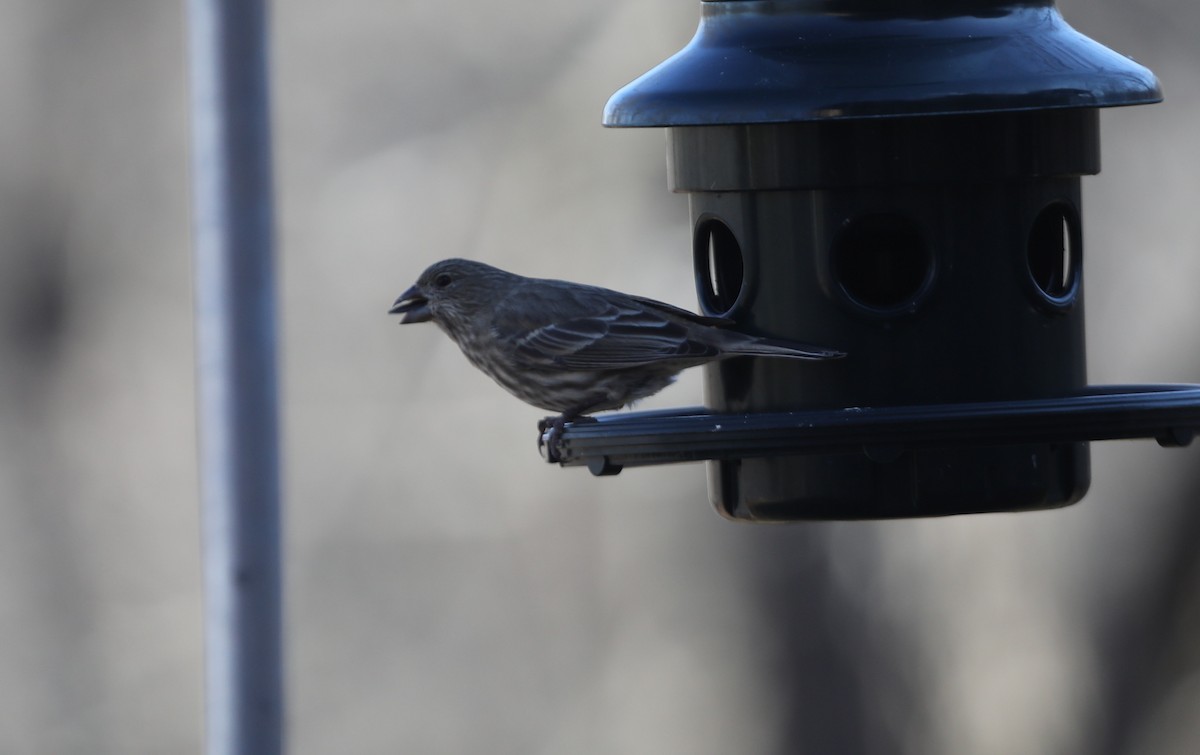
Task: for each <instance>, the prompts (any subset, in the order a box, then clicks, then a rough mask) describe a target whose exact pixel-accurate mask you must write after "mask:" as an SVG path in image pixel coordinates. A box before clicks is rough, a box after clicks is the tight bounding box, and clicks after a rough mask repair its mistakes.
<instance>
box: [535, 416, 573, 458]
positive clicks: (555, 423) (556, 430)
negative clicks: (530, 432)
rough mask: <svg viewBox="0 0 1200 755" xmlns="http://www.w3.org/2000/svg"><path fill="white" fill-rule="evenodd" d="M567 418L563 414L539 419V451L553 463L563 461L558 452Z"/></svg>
mask: <svg viewBox="0 0 1200 755" xmlns="http://www.w3.org/2000/svg"><path fill="white" fill-rule="evenodd" d="M566 426H567V420H566V418H565V417H563V416H561V415H560V416H558V417H546V418H544V419H541V420H538V453H540V454H541V455H542V457H543V458H544V459H545V460H546V461H548V462H550V463H551V464H558V463H560V462H562V457H561V456H560V455H559V453H558V441H559V440H561V439H562V434H563V428H565V427H566Z"/></svg>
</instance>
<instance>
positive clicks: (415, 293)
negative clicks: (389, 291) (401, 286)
mask: <svg viewBox="0 0 1200 755" xmlns="http://www.w3.org/2000/svg"><path fill="white" fill-rule="evenodd" d="M388 314H389V315H404V317H402V318H400V324H401V325H405V324H407V323H410V322H428V321H429V320H432V319H433V312H430V311H429V300H428V299H426V298H425V296H424V295H423V294H422V293H421V291H420V290H419V289H418V288H417V287H416V286H413V287H412V288H410V289H408V290H407V291H405V292H404V293H402V294H400V298H398V299H396V301H395V302H394V303H393V304H392V308H391V309H389V310H388Z"/></svg>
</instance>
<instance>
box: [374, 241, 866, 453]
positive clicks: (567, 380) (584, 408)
mask: <svg viewBox="0 0 1200 755" xmlns="http://www.w3.org/2000/svg"><path fill="white" fill-rule="evenodd" d="M388 313H389V314H394V315H395V314H402V315H404V317H403V318H402V319H401V320H400V323H401V324H406V323H414V322H426V321H428V320H432V321H433V322H435V323H436V324H437V325H438V327H440V328H441V329H442V330H443V331H445V333H446V335H448V336H450V338H451V339H453V340H454V342H455V343H457V344H458V346H459V348H460V349H462V352H463V354H465V355H466V357H467V359H469V360H470V361H471V363H472V364H474V365H475V366H476V367H478V368H479V369H481V370H483V371H484V372H485V373H487V374H488V376H490V377H491V378H492V379H493V380H495V381H496V382H497V383H499V384H500V385H501V386H503V387H504V388H505V389H507V390H508V392H509V393H511V394H513V395H514V396H516V397H517V398H519V399H521V400H522V401H525V402H526V403H528V404H532V405H533V406H536V407H538V408H541V409H546V410H549V411H552V412H557V413H558V414H559V416H558V417H557V418H555V420H554V421H553V423H554V428H555V430H556V431H557V432H561V431H562V427H563V424H564V423H565V422H567V421H571V420H575V419H577V418H579V417H583V416H586V415H588V414H591V413H592V412H599V411H604V410H606V409H619V408H621V407H622V406H625V405H626V404H630V403H632V402H634V401H637V400H638V399H642V398H645V397H647V396H650V395H652V394H654V393H657V392H658V391H660V390H662V389H663V388H665V387H666V386H667V385H669V384H670V383H671V382H672V381H673V380H674V379H675V376H676V375H677V374H678V373H679V372H680V371H681V370H683V369H686V368H688V367H694V366H696V365H700V364H705V363H706V362H713V361H716V360H720V359H729V358H731V357H739V356H757V357H783V358H788V359H833V358H837V357H840V356H843V354H842V353H841V352H839V351H835V350H833V349H826V348H821V347H819V346H808V345H805V344H800V343H791V342H786V341H779V340H774V339H770V338H762V337H759V336H752V335H747V334H745V333H739V332H738V331H736V330H730V329H729V326H730V325H732V322H730V321H728V320H722V319H718V318H713V317H702V316H700V315H696V314H692V313H691V312H688V311H686V310H683V309H679V308H677V307H673V306H671V305H670V304H664V303H662V302H658V301H654V300H653V299H645V298H642V297H639V296H630V295H628V294H623V293H620V292H618V291H610V290H609V289H605V288H598V287H595V286H584V285H580V284H577V283H567V282H565V281H558V280H543V279H538V278H526V277H524V276H521V275H516V274H514V273H509V272H505V271H504V270H500V269H498V268H495V267H492V266H491V265H485V264H483V263H481V262H472V261H470V260H462V259H449V260H443V261H441V262H437V263H435V264H433V265H431V266H430V267H429V268H428V269H427V270H426V271H425V272H423V273H421V277H420V278H419V279H418V280H417V282H416V283H415V284H414V285H413V286H412V287H411V288H409V289H408V290H407V291H405V292H404V293H403V294H401V295H400V298H398V299H396V301H395V303H394V304H393V305H392V308H391V309H390V310H388Z"/></svg>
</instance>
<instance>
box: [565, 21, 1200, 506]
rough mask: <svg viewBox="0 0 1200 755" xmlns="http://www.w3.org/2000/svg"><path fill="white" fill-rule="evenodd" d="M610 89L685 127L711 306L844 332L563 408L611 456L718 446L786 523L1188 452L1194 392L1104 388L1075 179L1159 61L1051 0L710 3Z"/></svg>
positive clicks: (583, 460)
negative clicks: (644, 408) (1089, 336)
mask: <svg viewBox="0 0 1200 755" xmlns="http://www.w3.org/2000/svg"><path fill="white" fill-rule="evenodd" d="M701 8H702V11H701V13H702V15H701V20H700V26H699V30H698V31H697V33H696V36H695V38H694V39H693V40H692V42H691V43H690V44H689V45H687V47H685V48H684V49H683V50H682V51H680V52H679V53H677V54H676V55H675V56H673V57H672V58H670V59H669V60H667V61H666V62H664V63H662V64H661V65H659V66H658V67H657V68H655V69H653V70H652V71H650V72H649V73H647V74H645V75H644V76H642V77H641V78H639V79H637V80H636V81H634V82H633V83H631V84H629V85H628V86H626V87H625V88H623V89H622V90H620V91H619V92H617V93H616V94H615V95H614V96H613V97H612V99H611V100H610V101H609V103H608V105H607V107H606V109H605V112H604V124H605V125H607V126H616V127H647V126H657V127H665V128H666V129H667V135H668V171H669V181H670V186H671V189H672V190H673V191H677V192H684V193H686V194H687V195H688V197H689V204H690V213H691V223H692V250H693V259H694V268H695V276H696V284H697V290H698V294H699V301H700V307H701V309H702V310H703V312H704V313H705V314H707V315H712V316H718V317H723V318H728V319H730V320H732V321H733V322H734V323H736V326H737V327H739V328H743V329H746V330H748V331H750V332H755V333H761V334H767V335H771V336H773V337H779V338H786V339H794V340H797V341H803V342H809V343H820V344H824V345H828V346H831V347H834V348H837V349H841V350H843V351H845V352H846V353H847V354H848V356H847V357H846V358H845V359H842V360H838V361H836V362H829V363H797V362H792V361H786V360H770V359H737V360H730V361H726V362H719V363H715V364H713V365H711V366H709V367H706V368H705V369H706V370H707V373H706V406H705V407H704V408H702V409H691V410H685V411H668V412H654V413H640V414H626V415H616V416H612V417H607V418H601V420H600V421H597V422H587V423H575V424H570V425H568V426H567V427H566V428H565V430H564V432H563V433H562V434H561V436H559V437H558V438H556V439H555V440H554V444H555V448H553V449H551V451H552V453H553V455H554V456H555V457H557V460H558V461H560V462H561V463H563V464H567V465H587V466H588V467H589V468H591V469H592V471H593V472H595V473H597V474H610V473H614V472H617V471H619V470H620V469H621V468H623V467H626V466H634V465H642V464H660V463H668V462H677V461H689V460H701V459H703V460H707V461H708V462H709V464H708V466H709V485H710V494H711V497H712V499H713V502H714V504H715V506H716V508H717V510H718V511H719V512H720V513H722V514H724V515H725V516H728V517H731V518H735V519H746V520H754V521H787V520H796V519H826V518H835V519H843V518H845V519H851V518H865V517H911V516H928V515H943V514H956V513H969V512H983V511H1011V510H1025V509H1039V508H1049V507H1055V506H1063V505H1067V504H1070V503H1073V502H1075V501H1077V500H1079V499H1080V498H1081V497H1082V496H1083V495H1084V493H1085V492H1086V491H1087V488H1088V484H1089V480H1090V471H1089V452H1088V442H1089V441H1092V440H1098V439H1106V438H1130V437H1155V438H1157V439H1158V440H1159V441H1160V442H1161V443H1163V444H1164V445H1183V444H1186V443H1187V442H1188V441H1189V440H1190V438H1191V435H1192V432H1193V431H1194V429H1195V428H1196V427H1197V426H1200V386H1179V385H1154V386H1108V387H1096V386H1092V387H1089V386H1088V383H1087V377H1086V361H1085V354H1084V307H1083V303H1084V296H1083V280H1084V269H1085V255H1084V244H1083V235H1082V203H1081V201H1080V177H1081V176H1084V175H1092V174H1095V173H1098V172H1099V170H1100V140H1099V117H1098V110H1099V108H1102V107H1113V106H1119V105H1137V104H1145V103H1153V102H1157V101H1159V100H1160V99H1161V91H1160V89H1159V85H1158V82H1157V80H1156V79H1155V77H1154V75H1153V74H1152V73H1151V72H1150V71H1148V70H1147V69H1146V68H1144V67H1142V66H1140V65H1138V64H1137V63H1135V62H1133V61H1131V60H1130V59H1128V58H1126V57H1124V56H1122V55H1119V54H1117V53H1115V52H1113V51H1111V50H1109V49H1107V48H1105V47H1103V46H1101V45H1100V44H1098V43H1096V42H1094V41H1092V40H1091V39H1089V38H1087V37H1085V36H1083V35H1081V34H1079V33H1078V32H1076V31H1075V30H1073V29H1072V28H1071V27H1070V26H1068V25H1067V24H1066V22H1065V21H1064V20H1063V18H1062V16H1061V15H1060V14H1059V12H1058V10H1057V9H1056V8H1055V5H1054V3H1053V2H1052V1H1051V0H1041V1H1037V0H1034V1H1029V2H1012V0H1000V1H997V0H952V1H950V0H947V1H945V2H940V1H936V0H924V1H920V0H911V1H909V2H904V1H903V0H893V1H890V2H889V1H888V0H749V1H747V0H705V1H704V2H702V4H701Z"/></svg>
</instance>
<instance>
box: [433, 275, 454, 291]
mask: <svg viewBox="0 0 1200 755" xmlns="http://www.w3.org/2000/svg"><path fill="white" fill-rule="evenodd" d="M450 283H451V278H450V276H449V275H447V274H446V273H442V274H441V275H439V276H438V277H436V278H434V279H433V285H435V286H437V287H438V288H445V287H446V286H449V285H450Z"/></svg>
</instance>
